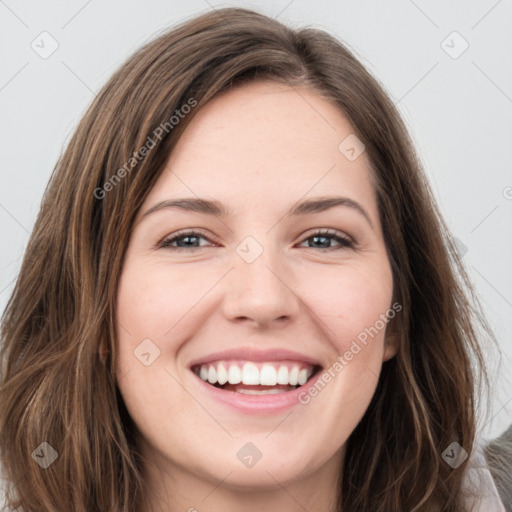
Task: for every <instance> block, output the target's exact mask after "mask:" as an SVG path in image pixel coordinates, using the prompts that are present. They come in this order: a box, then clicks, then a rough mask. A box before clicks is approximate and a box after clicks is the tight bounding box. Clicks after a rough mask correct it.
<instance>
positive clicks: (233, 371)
mask: <svg viewBox="0 0 512 512" xmlns="http://www.w3.org/2000/svg"><path fill="white" fill-rule="evenodd" d="M191 369H192V371H193V372H194V373H195V374H196V375H197V376H198V377H199V378H200V379H201V380H203V381H204V382H206V383H207V384H210V385H211V386H213V387H216V388H218V389H222V390H224V391H230V392H234V393H242V394H246V395H273V394H279V393H286V392H289V391H294V390H295V389H297V388H299V387H301V386H303V385H304V384H306V383H307V382H308V381H309V380H310V379H311V378H313V377H314V376H315V375H316V374H317V373H318V371H320V369H321V367H320V366H318V365H311V364H306V363H303V362H297V361H279V362H252V361H216V362H212V363H208V364H201V365H195V366H193V367H192V368H191Z"/></svg>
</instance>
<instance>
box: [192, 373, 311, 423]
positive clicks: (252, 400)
mask: <svg viewBox="0 0 512 512" xmlns="http://www.w3.org/2000/svg"><path fill="white" fill-rule="evenodd" d="M192 374H193V375H194V377H195V378H196V379H197V381H198V382H199V385H200V387H201V388H202V389H204V390H205V392H206V393H208V394H209V396H211V397H212V398H213V399H214V400H217V401H218V402H221V403H223V404H226V405H228V406H230V407H232V408H233V409H236V410H238V411H243V412H249V413H259V414H262V413H272V412H280V411H283V410H285V409H288V408H290V407H293V406H294V405H302V404H301V403H300V402H299V395H300V394H301V393H304V392H305V391H307V389H308V388H309V387H310V386H311V385H313V384H314V382H315V381H316V380H317V379H318V378H319V377H320V375H321V371H318V372H317V373H316V375H314V376H313V377H312V378H311V379H310V380H308V382H306V384H304V385H303V386H299V387H298V388H297V389H294V390H293V391H284V392H282V393H277V394H275V395H271V394H269V395H246V394H244V393H237V392H236V391H224V390H223V389H220V388H217V387H215V386H212V385H211V384H208V383H207V382H205V381H204V380H202V379H201V378H200V377H199V376H198V375H196V374H195V373H194V372H192Z"/></svg>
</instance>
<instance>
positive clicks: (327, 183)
mask: <svg viewBox="0 0 512 512" xmlns="http://www.w3.org/2000/svg"><path fill="white" fill-rule="evenodd" d="M352 134H354V128H353V127H352V125H351V123H350V122H349V120H348V119H347V118H346V117H345V115H344V114H343V112H342V111H341V110H340V109H339V108H338V107H337V105H336V104H334V103H332V102H329V101H328V100H326V99H324V98H323V97H322V96H320V95H319V94H318V93H317V92H315V91H312V90H310V89H307V88H305V87H289V86H287V85H284V84H277V83H273V82H268V81H261V82H252V83H250V84H246V85H243V86H241V87H238V88H236V89H234V90H231V91H228V92H224V93H222V94H221V95H219V96H217V97H215V98H214V99H212V100H211V101H210V102H209V103H208V104H206V105H205V106H204V107H202V108H201V110H199V111H198V112H197V113H196V115H195V117H194V119H192V121H191V122H190V124H189V125H188V126H187V128H186V130H185V131H184V132H183V134H182V135H181V138H180V140H179V141H178V143H177V145H176V147H175V148H174V150H173V152H172V154H171V156H170V158H169V160H168V163H167V166H166V169H165V170H164V172H163V174H162V176H161V177H160V179H159V180H158V182H157V183H156V185H155V187H154V189H153V190H152V191H151V192H150V196H149V197H148V200H160V199H167V198H169V197H171V196H176V197H178V196H183V195H187V196H190V195H197V196H201V197H204V196H208V197H211V198H215V199H218V200H220V201H222V202H224V203H226V204H229V205H230V206H232V205H233V201H234V202H237V201H238V202H237V204H236V205H235V208H236V206H238V207H239V208H240V209H243V208H252V207H253V206H255V203H257V204H258V206H262V207H265V206H268V204H269V203H270V204H276V205H277V204H282V203H286V205H289V204H290V203H292V202H295V201H298V200H299V199H301V198H303V197H308V196H318V195H332V194H335V193H339V194H343V195H345V196H352V197H353V198H354V199H356V200H358V201H362V202H365V203H366V206H367V208H368V209H369V210H370V211H371V210H372V208H373V209H374V212H373V213H374V214H376V211H375V204H374V203H375V201H374V199H373V188H372V186H371V182H370V167H369V162H368V159H367V156H366V154H365V153H364V152H363V153H362V154H361V155H360V156H359V157H358V158H357V159H355V160H353V161H350V160H349V159H347V157H346V156H345V155H344V154H343V152H342V151H340V149H339V145H340V143H341V142H342V141H343V140H344V139H346V137H348V136H350V135H352ZM372 203H373V204H372ZM372 216H373V215H372Z"/></svg>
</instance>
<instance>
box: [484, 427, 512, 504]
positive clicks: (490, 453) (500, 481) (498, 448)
mask: <svg viewBox="0 0 512 512" xmlns="http://www.w3.org/2000/svg"><path fill="white" fill-rule="evenodd" d="M484 454H485V457H486V459H487V465H488V467H489V471H490V472H491V475H492V477H493V479H494V483H495V484H496V488H497V490H498V493H499V495H500V497H501V501H502V502H503V505H504V506H505V510H506V511H507V512H512V425H510V427H509V428H508V430H506V431H505V432H504V433H503V434H502V435H501V436H500V437H498V438H497V439H494V440H493V441H491V442H489V444H488V445H487V446H486V447H485V448H484Z"/></svg>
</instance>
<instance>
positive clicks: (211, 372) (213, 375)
mask: <svg viewBox="0 0 512 512" xmlns="http://www.w3.org/2000/svg"><path fill="white" fill-rule="evenodd" d="M208 382H209V383H210V384H215V383H216V382H217V371H216V370H215V366H212V365H210V368H208Z"/></svg>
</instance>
